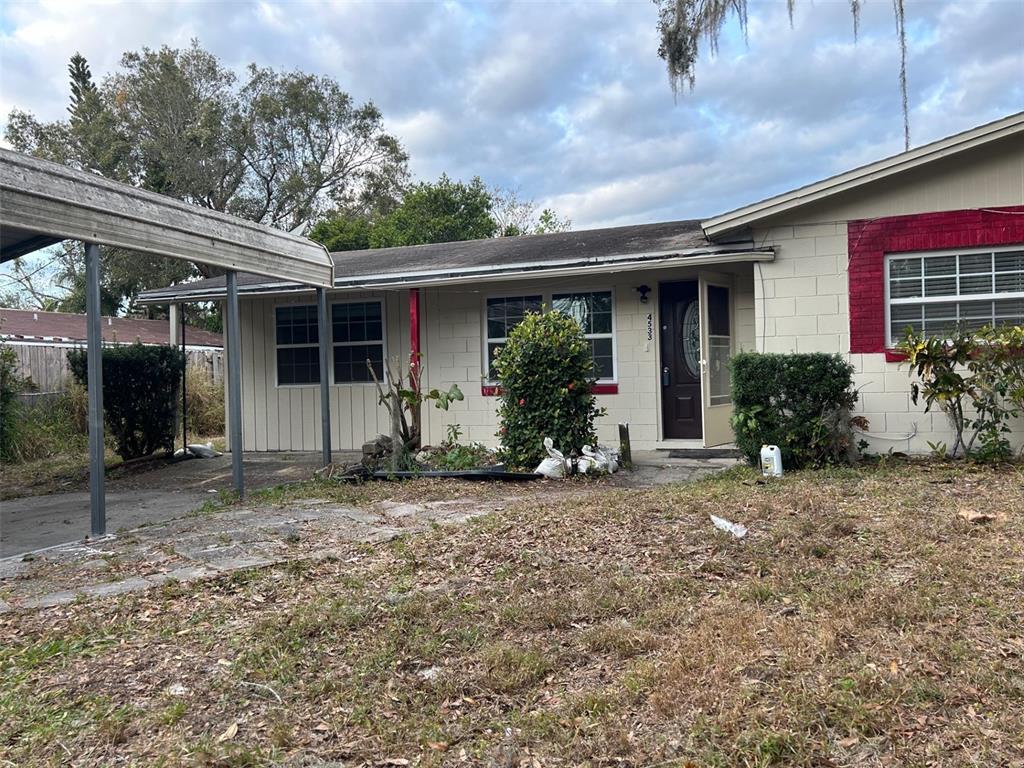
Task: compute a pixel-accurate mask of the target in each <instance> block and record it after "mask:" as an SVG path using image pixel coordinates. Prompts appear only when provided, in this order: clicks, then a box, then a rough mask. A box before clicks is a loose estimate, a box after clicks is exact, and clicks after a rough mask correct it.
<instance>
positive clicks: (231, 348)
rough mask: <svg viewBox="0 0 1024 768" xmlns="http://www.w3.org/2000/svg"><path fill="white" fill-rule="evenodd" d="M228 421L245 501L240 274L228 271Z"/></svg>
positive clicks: (234, 473) (233, 460)
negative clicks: (239, 306)
mask: <svg viewBox="0 0 1024 768" xmlns="http://www.w3.org/2000/svg"><path fill="white" fill-rule="evenodd" d="M227 282H228V306H227V310H228V312H227V317H226V318H225V320H226V321H227V332H228V338H227V342H228V349H227V356H228V421H230V422H231V424H230V429H229V432H230V435H229V439H230V443H231V477H232V479H233V480H234V484H235V490H236V491H238V496H239V498H241V497H242V496H244V495H245V479H244V477H243V475H242V342H241V339H240V336H241V334H240V332H239V331H240V329H239V319H238V275H237V273H235V271H234V270H232V271H230V272H228V275H227Z"/></svg>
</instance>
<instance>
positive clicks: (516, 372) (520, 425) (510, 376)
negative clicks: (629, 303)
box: [494, 311, 603, 469]
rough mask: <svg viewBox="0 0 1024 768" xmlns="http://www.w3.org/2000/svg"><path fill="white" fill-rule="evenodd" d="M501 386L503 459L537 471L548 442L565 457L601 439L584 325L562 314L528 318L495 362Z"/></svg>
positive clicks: (592, 362) (519, 325)
mask: <svg viewBox="0 0 1024 768" xmlns="http://www.w3.org/2000/svg"><path fill="white" fill-rule="evenodd" d="M494 367H495V369H496V370H497V372H498V381H499V383H500V385H501V400H500V403H499V405H498V419H499V422H500V424H501V427H500V429H499V431H498V437H499V439H500V440H501V456H502V458H503V460H504V461H505V462H506V463H508V464H509V465H511V466H513V467H518V468H522V469H533V468H534V467H535V466H536V465H537V464H538V463H539V462H540V460H541V459H543V458H545V457H546V456H547V452H546V451H545V450H544V438H545V437H550V438H551V439H552V440H553V441H554V443H555V448H557V449H558V450H560V451H562V452H563V453H564V454H565V455H566V456H568V455H570V454H571V453H573V452H578V451H579V450H580V448H582V447H583V445H585V444H588V443H589V444H593V443H595V442H596V440H597V436H596V435H595V434H594V419H595V418H597V417H598V416H600V415H602V414H603V410H602V409H600V408H598V407H597V403H596V401H595V399H594V392H593V387H594V382H595V381H596V377H595V374H594V358H593V356H592V354H591V351H590V345H589V343H588V342H587V339H586V337H585V336H584V335H583V331H582V330H581V329H580V326H579V323H577V322H576V321H575V320H574V319H573V318H571V317H569V316H568V315H566V314H563V313H561V312H556V311H552V312H546V313H544V314H528V315H527V316H526V317H525V318H524V319H523V321H522V322H521V323H519V324H518V325H516V326H515V327H514V328H513V329H512V330H511V331H510V332H509V335H508V341H506V342H505V346H504V347H502V349H501V350H500V352H499V353H498V355H497V358H496V359H495V361H494Z"/></svg>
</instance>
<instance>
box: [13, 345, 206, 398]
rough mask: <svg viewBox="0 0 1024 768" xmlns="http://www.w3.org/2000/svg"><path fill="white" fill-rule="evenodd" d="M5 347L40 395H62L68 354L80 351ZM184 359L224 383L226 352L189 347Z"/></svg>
mask: <svg viewBox="0 0 1024 768" xmlns="http://www.w3.org/2000/svg"><path fill="white" fill-rule="evenodd" d="M6 344H7V346H9V347H10V348H11V349H13V350H14V354H15V355H16V356H17V358H18V366H19V373H20V375H21V376H29V377H31V378H32V381H33V382H34V383H35V385H36V390H37V391H38V392H40V393H44V392H63V391H64V390H65V389H66V388H67V384H68V381H70V379H71V369H70V368H69V367H68V350H70V349H77V348H78V347H76V346H75V345H74V344H19V343H17V342H12V341H8V342H6ZM82 348H84V347H82ZM185 355H186V357H187V358H188V364H189V365H190V366H200V367H202V368H203V369H204V370H205V371H206V372H207V375H208V376H209V378H210V380H211V381H213V382H218V383H219V382H221V381H223V377H224V352H223V350H219V349H215V350H214V349H199V348H192V349H188V348H187V347H186V349H185Z"/></svg>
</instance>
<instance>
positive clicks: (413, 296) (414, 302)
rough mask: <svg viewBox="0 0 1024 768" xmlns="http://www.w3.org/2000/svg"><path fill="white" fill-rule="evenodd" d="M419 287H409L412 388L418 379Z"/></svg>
mask: <svg viewBox="0 0 1024 768" xmlns="http://www.w3.org/2000/svg"><path fill="white" fill-rule="evenodd" d="M420 361H421V354H420V289H419V288H410V289H409V375H410V377H411V378H412V380H413V382H414V384H413V386H414V388H416V389H419V381H420V376H419V374H420Z"/></svg>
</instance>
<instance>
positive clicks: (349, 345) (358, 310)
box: [331, 301, 384, 384]
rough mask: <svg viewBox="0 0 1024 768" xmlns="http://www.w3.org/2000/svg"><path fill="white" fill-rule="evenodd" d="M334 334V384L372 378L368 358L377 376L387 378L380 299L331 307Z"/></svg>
mask: <svg viewBox="0 0 1024 768" xmlns="http://www.w3.org/2000/svg"><path fill="white" fill-rule="evenodd" d="M331 330H332V334H333V336H334V338H333V345H334V383H335V384H349V383H358V382H368V381H373V376H371V375H370V370H369V368H368V367H367V365H366V362H367V360H369V361H370V365H372V366H373V372H374V373H375V374H376V375H377V378H378V379H383V378H384V318H383V308H382V306H381V302H379V301H353V302H346V303H344V304H333V305H332V306H331Z"/></svg>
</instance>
